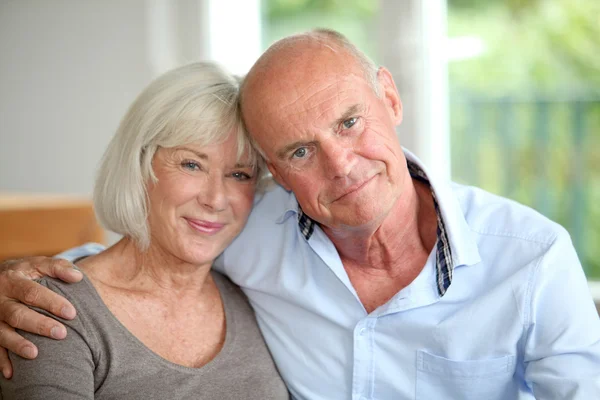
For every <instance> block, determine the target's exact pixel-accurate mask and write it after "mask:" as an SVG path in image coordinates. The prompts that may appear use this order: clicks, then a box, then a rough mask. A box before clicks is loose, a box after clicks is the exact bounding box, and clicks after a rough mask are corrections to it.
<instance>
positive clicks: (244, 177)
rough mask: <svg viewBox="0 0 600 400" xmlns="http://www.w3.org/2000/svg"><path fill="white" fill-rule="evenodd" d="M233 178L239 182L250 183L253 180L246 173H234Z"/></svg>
mask: <svg viewBox="0 0 600 400" xmlns="http://www.w3.org/2000/svg"><path fill="white" fill-rule="evenodd" d="M231 176H232V177H233V178H235V179H237V180H238V181H249V180H250V179H252V177H251V176H250V175H248V174H247V173H245V172H234V173H232V174H231Z"/></svg>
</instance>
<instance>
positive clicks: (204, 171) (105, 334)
mask: <svg viewBox="0 0 600 400" xmlns="http://www.w3.org/2000/svg"><path fill="white" fill-rule="evenodd" d="M237 95H238V82H237V81H236V80H235V79H234V78H233V77H231V76H229V75H228V74H226V73H225V72H223V71H222V70H221V69H220V68H219V67H218V66H216V65H214V64H210V63H196V64H191V65H188V66H185V67H182V68H179V69H176V70H173V71H170V72H168V73H166V74H164V75H163V76H161V77H159V78H158V79H156V80H155V81H154V82H152V83H151V84H150V85H149V86H148V87H147V88H146V89H145V90H144V91H143V92H142V93H141V94H140V96H139V97H138V98H137V99H136V100H135V102H134V103H133V105H132V106H131V108H130V109H129V111H128V112H127V114H126V115H125V117H124V119H123V121H122V123H121V125H120V127H119V129H118V131H117V133H116V135H115V136H114V138H113V139H112V141H111V143H110V145H109V147H108V149H107V151H106V153H105V155H104V158H103V161H102V165H101V167H100V170H99V174H98V178H97V182H96V186H95V190H94V203H95V206H96V212H97V215H98V218H99V220H100V221H101V222H102V224H103V225H104V226H105V227H106V228H107V229H110V230H112V231H115V232H118V233H120V234H122V235H123V238H122V239H121V240H120V241H119V242H118V243H116V244H115V245H114V246H112V247H110V248H109V249H107V250H105V251H103V252H102V253H100V254H98V255H96V256H92V257H89V258H87V259H84V260H82V261H81V262H79V263H78V266H79V268H80V269H81V271H82V272H83V273H84V279H83V281H81V282H80V283H78V284H64V283H61V281H58V280H54V279H48V278H44V279H42V281H41V282H42V283H43V285H45V286H47V287H48V288H50V289H51V290H53V291H55V292H57V293H60V294H62V295H64V296H66V297H67V298H68V299H69V300H70V301H71V302H72V303H73V305H74V306H75V307H76V309H77V311H78V316H77V318H76V319H74V320H72V321H69V320H63V321H62V322H63V323H64V324H65V325H66V326H67V330H68V335H67V339H65V340H63V341H54V340H52V339H48V338H45V337H37V338H36V339H35V340H36V343H37V344H38V347H39V355H38V358H37V359H36V360H33V361H32V360H25V359H22V358H20V357H18V356H16V355H11V360H12V362H13V364H14V365H15V370H14V371H15V372H14V376H13V378H12V380H10V381H8V380H2V382H1V386H2V393H3V395H4V399H5V400H6V399H94V398H96V399H150V398H153V399H168V398H169V399H175V398H176V399H183V398H194V399H200V398H203V399H242V398H248V399H283V398H288V392H287V390H286V388H285V385H284V384H283V382H282V380H281V378H280V377H279V374H278V372H277V369H276V367H275V365H274V363H273V360H272V359H271V356H270V354H269V351H268V350H267V347H266V345H265V343H264V341H263V338H262V336H261V334H260V332H259V329H258V327H257V324H256V321H255V319H254V314H253V312H252V309H251V308H250V306H249V304H248V302H247V300H246V298H245V297H244V295H243V294H242V293H241V291H240V290H239V289H238V288H237V287H235V286H234V285H233V284H232V283H231V282H230V281H229V280H228V279H227V278H225V277H224V276H222V275H220V274H219V273H216V272H213V271H211V265H212V263H213V260H214V259H215V258H216V257H217V256H218V255H219V254H220V253H221V252H222V251H223V249H224V248H225V247H226V246H227V245H228V244H229V243H230V242H231V241H232V240H233V239H234V237H235V236H236V235H237V234H238V233H239V232H240V231H241V229H242V227H243V226H244V224H245V222H246V219H247V218H248V215H249V213H250V210H251V208H252V204H253V199H254V192H255V188H256V185H257V181H258V180H259V179H260V175H261V171H262V165H261V161H260V159H259V157H257V155H256V153H255V152H254V151H253V150H252V148H251V147H250V145H249V143H248V141H247V140H246V137H245V135H244V131H243V128H242V124H241V119H240V116H239V114H238V111H237ZM47 315H49V314H47ZM24 335H27V334H26V333H24ZM30 337H31V336H30Z"/></svg>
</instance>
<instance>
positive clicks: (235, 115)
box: [94, 62, 265, 251]
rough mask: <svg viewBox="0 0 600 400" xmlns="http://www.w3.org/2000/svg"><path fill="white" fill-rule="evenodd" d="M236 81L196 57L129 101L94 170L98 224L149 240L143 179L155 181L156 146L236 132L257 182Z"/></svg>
mask: <svg viewBox="0 0 600 400" xmlns="http://www.w3.org/2000/svg"><path fill="white" fill-rule="evenodd" d="M239 87H240V80H239V79H238V78H236V77H234V76H232V75H230V74H228V73H227V72H225V71H224V70H223V69H222V68H220V67H219V66H218V65H216V64H214V63H210V62H198V63H193V64H189V65H186V66H183V67H180V68H176V69H174V70H171V71H169V72H167V73H165V74H163V75H161V76H160V77H158V78H157V79H155V80H154V81H153V82H151V83H150V85H148V87H146V88H145V89H144V90H143V91H142V93H141V94H140V95H139V96H138V97H137V99H136V100H135V101H134V102H133V104H132V105H131V107H130V108H129V110H128V111H127V113H126V114H125V116H124V118H123V120H122V121H121V124H120V126H119V128H118V129H117V132H116V133H115V135H114V137H113V138H112V140H111V142H110V144H109V145H108V148H107V149H106V152H105V153H104V156H103V158H102V162H101V165H100V169H99V170H98V175H97V178H96V184H95V187H94V207H95V210H96V216H97V218H98V220H99V221H100V223H101V224H102V225H103V226H104V227H105V228H106V229H109V230H111V231H113V232H116V233H119V234H121V235H123V236H126V237H129V238H131V239H132V240H133V241H134V242H135V243H136V244H137V245H138V247H139V248H140V249H141V250H142V251H145V250H146V249H147V248H148V246H149V244H150V233H149V228H148V223H147V217H148V204H147V202H148V195H147V190H146V189H147V187H146V185H147V183H148V182H149V180H150V179H152V180H153V181H154V182H156V181H157V178H156V176H155V175H154V171H153V170H152V159H153V157H154V154H155V153H156V151H157V150H158V148H159V147H165V148H169V147H175V146H182V145H185V144H189V143H192V142H193V143H200V144H202V145H204V144H206V145H208V144H214V143H219V142H223V141H224V140H226V139H227V138H228V137H229V135H230V134H234V135H236V136H237V154H238V157H242V156H243V155H245V154H249V155H250V157H251V162H253V163H254V165H255V166H256V177H257V178H256V179H257V181H258V180H259V179H260V178H261V177H262V175H263V173H264V171H265V168H264V162H263V161H262V159H261V158H260V156H259V155H258V154H257V153H256V152H255V151H254V149H253V148H252V147H251V145H250V142H249V140H248V138H247V136H246V132H245V130H244V127H243V123H242V119H241V113H240V110H239V102H238V97H239Z"/></svg>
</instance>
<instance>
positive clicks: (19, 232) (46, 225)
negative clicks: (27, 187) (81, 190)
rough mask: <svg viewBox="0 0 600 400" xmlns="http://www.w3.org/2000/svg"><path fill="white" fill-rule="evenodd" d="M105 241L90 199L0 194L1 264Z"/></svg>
mask: <svg viewBox="0 0 600 400" xmlns="http://www.w3.org/2000/svg"><path fill="white" fill-rule="evenodd" d="M86 242H98V243H103V242H104V231H103V230H102V228H101V227H100V226H99V225H98V223H97V222H96V218H95V216H94V211H93V208H92V202H91V200H90V199H87V198H83V197H76V196H65V195H49V194H17V193H1V192H0V261H2V260H6V259H11V258H18V257H23V256H31V255H45V256H51V255H55V254H57V253H60V252H61V251H64V250H66V249H68V248H70V247H74V246H79V245H81V244H83V243H86Z"/></svg>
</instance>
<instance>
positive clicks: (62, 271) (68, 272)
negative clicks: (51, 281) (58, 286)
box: [32, 257, 83, 283]
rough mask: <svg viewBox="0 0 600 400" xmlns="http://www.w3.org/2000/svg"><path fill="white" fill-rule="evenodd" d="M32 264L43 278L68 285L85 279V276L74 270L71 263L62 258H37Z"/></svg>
mask: <svg viewBox="0 0 600 400" xmlns="http://www.w3.org/2000/svg"><path fill="white" fill-rule="evenodd" d="M32 264H33V266H34V267H35V269H36V270H37V272H38V274H40V275H42V276H43V275H47V276H51V277H52V278H57V279H60V280H63V281H65V282H68V283H74V282H79V281H80V280H81V279H82V278H83V274H82V273H81V272H79V271H78V270H76V269H75V268H73V264H71V262H69V261H67V260H64V259H62V258H47V257H35V258H33V259H32Z"/></svg>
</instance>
